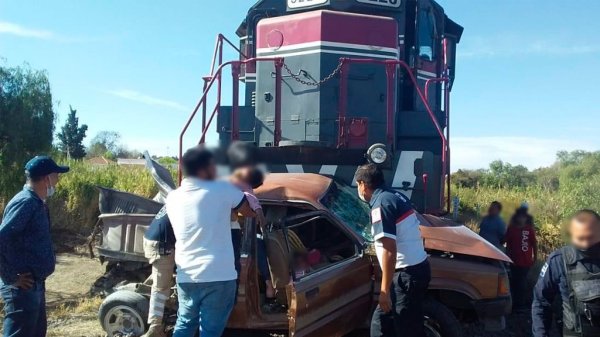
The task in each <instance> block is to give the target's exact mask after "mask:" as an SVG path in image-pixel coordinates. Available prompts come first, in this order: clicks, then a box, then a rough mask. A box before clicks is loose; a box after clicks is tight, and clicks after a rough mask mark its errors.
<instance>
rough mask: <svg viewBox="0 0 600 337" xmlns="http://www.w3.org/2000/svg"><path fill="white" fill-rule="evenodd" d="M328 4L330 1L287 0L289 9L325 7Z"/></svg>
mask: <svg viewBox="0 0 600 337" xmlns="http://www.w3.org/2000/svg"><path fill="white" fill-rule="evenodd" d="M328 2H329V0H287V4H288V7H289V8H303V7H311V6H316V5H323V4H326V3H328Z"/></svg>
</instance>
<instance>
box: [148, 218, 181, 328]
mask: <svg viewBox="0 0 600 337" xmlns="http://www.w3.org/2000/svg"><path fill="white" fill-rule="evenodd" d="M174 252H175V234H174V233H173V227H171V222H170V221H169V216H168V215H167V209H166V207H163V208H162V209H161V210H160V212H158V214H157V215H156V217H155V218H154V220H153V221H152V223H151V224H150V227H149V228H148V230H147V231H146V234H145V235H144V255H145V256H146V258H147V259H148V260H149V262H150V263H151V264H152V293H151V296H150V312H149V313H148V323H149V324H150V328H149V329H148V332H147V333H146V334H145V335H144V337H165V336H166V334H165V329H164V326H163V315H164V311H165V303H166V301H167V299H169V296H170V295H171V287H172V286H173V271H174V269H175V254H174Z"/></svg>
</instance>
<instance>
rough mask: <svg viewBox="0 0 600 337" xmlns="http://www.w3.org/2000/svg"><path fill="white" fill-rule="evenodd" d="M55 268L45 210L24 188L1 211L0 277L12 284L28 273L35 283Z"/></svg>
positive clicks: (27, 189) (31, 193) (39, 201)
mask: <svg viewBox="0 0 600 337" xmlns="http://www.w3.org/2000/svg"><path fill="white" fill-rule="evenodd" d="M55 265H56V257H55V255H54V248H53V245H52V238H51V236H50V216H49V213H48V208H47V207H46V204H45V203H44V201H42V199H40V198H39V197H38V196H37V194H35V192H33V191H32V190H31V189H30V188H29V187H25V188H24V189H23V190H22V191H21V192H19V193H18V194H17V195H15V197H14V198H12V200H11V201H10V202H9V203H8V205H6V208H5V209H4V216H3V218H2V224H0V278H2V282H3V283H4V284H14V283H15V282H16V281H17V277H18V276H17V274H22V273H31V274H32V275H33V277H34V279H35V280H36V281H43V280H45V279H46V278H47V277H48V276H50V275H51V274H52V273H53V272H54V268H55Z"/></svg>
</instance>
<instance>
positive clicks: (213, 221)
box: [166, 147, 255, 337]
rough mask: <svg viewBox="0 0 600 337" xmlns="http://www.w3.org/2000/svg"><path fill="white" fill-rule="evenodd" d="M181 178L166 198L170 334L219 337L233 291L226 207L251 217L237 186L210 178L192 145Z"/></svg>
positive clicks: (206, 159) (201, 153) (204, 158)
mask: <svg viewBox="0 0 600 337" xmlns="http://www.w3.org/2000/svg"><path fill="white" fill-rule="evenodd" d="M182 168H183V171H184V174H185V179H183V181H182V182H181V186H180V187H179V188H178V189H176V190H175V191H173V192H171V193H170V194H169V196H168V197H167V203H166V207H167V213H168V214H169V219H170V220H171V225H172V227H173V232H174V234H175V239H176V244H175V263H176V264H177V290H178V298H179V311H178V313H177V323H176V325H175V331H174V332H173V337H194V336H195V334H196V332H198V331H200V334H201V335H202V337H219V336H221V334H222V333H223V330H224V329H225V326H226V324H227V320H228V318H229V314H230V313H231V310H232V309H233V304H234V301H235V294H236V286H237V285H236V279H237V273H236V270H235V263H234V253H233V246H232V244H231V230H230V218H231V212H232V210H235V211H237V212H239V213H241V214H242V215H244V216H249V217H253V216H255V213H254V212H253V211H252V209H251V208H250V206H249V205H248V202H247V200H246V198H245V196H244V193H243V192H241V191H240V189H238V188H236V187H235V186H233V185H232V184H231V183H229V182H226V181H219V180H215V179H216V171H217V170H216V166H215V163H214V159H213V155H212V153H211V152H210V151H208V150H206V149H203V148H200V147H195V148H192V149H190V150H188V151H187V152H186V153H185V155H184V156H183V157H182Z"/></svg>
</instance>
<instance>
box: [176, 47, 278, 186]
mask: <svg viewBox="0 0 600 337" xmlns="http://www.w3.org/2000/svg"><path fill="white" fill-rule="evenodd" d="M268 61H270V62H273V64H274V66H275V69H276V71H275V82H276V85H275V88H276V89H275V96H276V97H275V130H274V139H273V142H274V145H275V146H278V145H279V141H280V140H281V82H282V74H281V68H282V67H283V58H280V57H270V58H250V59H246V60H243V61H229V62H225V63H223V64H221V65H220V66H219V67H218V68H217V70H216V72H215V73H214V74H213V76H210V80H209V81H207V83H205V85H204V88H205V89H204V93H203V94H202V97H201V98H200V100H199V101H198V103H197V104H196V107H195V108H194V110H193V111H192V113H191V115H190V117H189V118H188V120H187V122H186V123H185V125H184V126H183V130H182V131H181V133H180V134H179V164H180V165H179V170H178V179H179V182H181V177H182V172H181V158H182V157H183V138H184V136H185V134H186V132H187V130H188V128H189V126H190V124H191V123H192V120H193V119H194V117H196V114H197V113H198V110H200V109H201V108H202V111H203V114H204V116H203V121H202V137H201V138H200V142H199V143H200V144H204V142H205V141H206V134H207V132H208V128H209V127H210V125H211V123H212V121H213V120H214V118H215V116H216V114H217V113H218V111H219V108H220V106H221V91H222V89H221V87H222V83H221V82H222V75H223V69H224V68H225V67H227V66H231V69H232V71H231V74H232V77H233V89H232V90H233V102H232V109H231V139H232V140H238V139H239V135H240V132H239V118H238V115H239V108H240V103H239V86H240V67H241V65H242V64H248V63H253V62H268ZM215 82H217V83H218V84H217V103H216V104H215V108H214V109H213V111H212V113H211V114H210V118H209V119H208V121H206V115H205V113H206V101H207V97H208V94H209V93H210V90H211V88H212V87H213V85H214V84H215Z"/></svg>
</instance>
